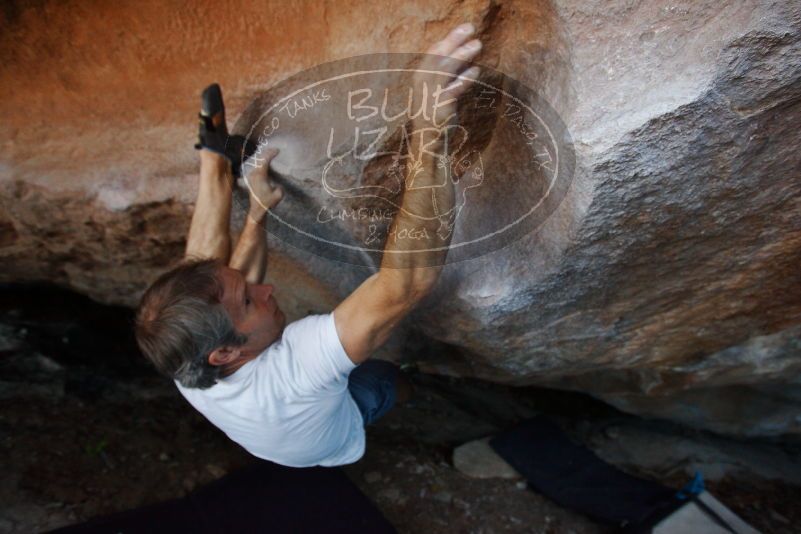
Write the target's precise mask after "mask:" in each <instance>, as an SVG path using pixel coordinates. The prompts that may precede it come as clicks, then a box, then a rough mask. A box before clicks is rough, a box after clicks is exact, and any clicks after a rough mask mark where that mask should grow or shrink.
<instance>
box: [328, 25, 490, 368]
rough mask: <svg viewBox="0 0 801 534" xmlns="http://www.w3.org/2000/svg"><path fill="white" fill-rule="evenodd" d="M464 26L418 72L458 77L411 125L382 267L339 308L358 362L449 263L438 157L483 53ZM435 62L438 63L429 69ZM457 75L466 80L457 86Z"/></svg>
mask: <svg viewBox="0 0 801 534" xmlns="http://www.w3.org/2000/svg"><path fill="white" fill-rule="evenodd" d="M462 28H464V26H461V27H459V28H457V29H456V30H454V31H452V32H451V33H450V34H449V35H448V36H447V37H446V38H445V39H444V40H442V41H440V42H438V43H437V44H435V45H434V46H433V47H431V48H430V49H429V50H428V52H427V56H426V58H425V61H424V64H423V65H421V68H420V69H419V70H420V71H421V72H423V71H425V70H437V71H440V72H441V71H443V70H444V71H447V72H449V73H451V74H452V75H453V76H452V79H451V80H449V82H450V83H446V86H445V87H444V88H443V87H440V90H441V92H440V93H439V104H440V105H439V106H438V107H437V108H435V109H434V110H432V111H433V113H432V114H431V115H430V117H429V118H430V121H428V122H423V121H420V120H418V121H416V122H414V123H413V128H412V129H413V130H414V131H415V132H417V133H415V134H413V137H412V144H411V146H410V151H409V153H410V155H412V156H413V158H412V161H413V164H412V165H411V166H410V171H409V172H410V173H413V174H410V175H409V176H408V177H407V180H406V185H407V187H406V190H405V191H404V194H403V200H402V203H401V208H400V210H399V212H398V214H397V215H396V217H395V219H394V220H393V222H392V227H391V231H390V234H389V237H388V239H387V242H386V245H385V249H384V256H383V258H382V262H381V267H380V269H379V271H378V272H377V273H376V274H374V275H372V276H371V277H370V278H368V279H367V280H365V282H364V283H362V285H361V286H359V287H358V288H357V289H356V291H354V292H353V293H352V294H351V295H350V296H349V297H348V298H347V299H345V300H344V301H343V302H342V303H341V304H340V305H339V306H338V307H337V308H336V309H335V310H334V322H335V324H336V327H337V333H338V334H339V338H340V341H341V342H342V345H343V347H344V348H345V352H347V354H348V356H349V357H350V358H351V360H352V361H353V362H354V363H356V364H359V363H361V362H363V361H364V360H366V359H367V358H368V357H369V356H370V354H372V352H373V351H374V350H375V349H376V348H378V347H379V346H381V345H382V344H383V343H384V342H386V340H387V338H389V335H390V334H391V332H392V330H393V329H394V328H395V327H396V326H397V324H398V323H399V322H400V321H401V320H402V319H403V318H404V317H405V316H406V315H407V314H408V313H409V312H410V311H411V310H412V309H413V308H414V307H415V306H416V305H417V304H418V303H419V302H420V300H422V299H423V298H424V297H425V296H426V295H427V294H428V293H429V292H430V291H431V289H432V288H433V286H434V283H435V282H436V280H437V278H438V277H439V274H440V271H441V270H442V265H443V264H444V262H445V257H446V255H447V249H448V246H449V245H450V240H451V237H452V233H453V232H452V224H453V222H454V221H453V219H452V217H451V214H452V211H453V208H454V198H455V194H454V188H453V182H452V181H451V179H450V176H448V175H447V172H448V171H447V169H446V166H445V165H440V164H439V157H440V156H448V155H449V153H448V149H449V147H448V145H447V137H446V136H447V135H449V134H450V133H452V132H451V128H449V127H448V126H453V125H454V124H455V121H454V118H455V114H456V100H457V99H458V97H459V96H460V95H461V94H463V93H464V91H465V90H467V88H469V86H470V84H471V83H470V80H471V79H475V78H476V77H477V75H478V69H477V68H475V67H474V68H471V69H467V70H464V67H466V62H468V61H470V60H471V59H473V58H474V57H475V56H476V55H477V54H478V52H479V51H480V50H481V44H480V42H479V41H477V40H473V41H471V42H468V43H465V41H467V40H468V38H469V37H470V35H471V34H472V31H473V29H472V26H471V27H469V29H467V31H460V29H462ZM438 56H441V57H438ZM432 61H433V62H435V63H434V64H427V63H426V62H428V63H431V62H432ZM460 74H461V75H462V76H465V77H467V78H468V79H467V80H457V79H456V77H457V76H458V75H460ZM432 82H433V78H432V77H430V76H427V75H425V74H423V75H421V77H420V78H418V79H417V80H416V81H415V86H416V87H415V90H416V91H417V90H419V89H421V87H422V86H423V85H425V84H428V87H427V90H428V91H429V94H430V92H431V91H432V90H435V88H436V85H435V84H433V83H432ZM438 128H439V129H440V130H439V131H438ZM415 159H416V163H414V160H415ZM403 229H406V230H407V231H408V230H411V229H414V230H415V232H416V233H418V234H421V233H422V234H423V235H426V236H428V237H429V239H428V240H426V241H425V245H423V247H422V248H421V246H420V243H419V242H418V241H417V240H411V239H405V240H404V239H400V238H399V237H400V235H401V232H400V231H401V230H403Z"/></svg>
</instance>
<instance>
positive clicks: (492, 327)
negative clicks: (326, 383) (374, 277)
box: [0, 0, 801, 435]
mask: <svg viewBox="0 0 801 534" xmlns="http://www.w3.org/2000/svg"><path fill="white" fill-rule="evenodd" d="M201 4H202V3H201ZM378 4H379V5H380V6H384V7H383V8H381V9H385V12H386V13H390V12H392V13H394V12H395V11H394V9H391V8H389V7H388V6H389V3H387V4H386V5H384V3H383V2H379V3H378ZM315 5H316V4H315V3H313V2H309V4H308V6H306V8H305V10H304V11H302V13H303V17H289V18H286V17H285V15H286V14H285V13H283V12H282V11H281V10H280V9H279V8H278V7H272V8H269V9H267V10H266V11H265V12H264V13H259V14H254V15H253V17H254V18H253V20H252V21H251V20H250V19H248V21H247V22H248V23H252V24H264V25H267V24H274V23H275V20H285V21H286V28H285V30H286V33H287V35H290V36H291V40H292V43H303V45H302V46H301V45H300V44H297V46H296V45H292V46H289V44H288V43H286V42H283V43H282V42H278V41H276V42H272V41H270V42H267V41H263V42H262V41H258V42H255V41H253V39H256V40H258V39H260V38H259V37H257V36H255V34H254V33H252V32H243V31H242V24H244V23H245V22H243V20H240V19H237V18H236V16H233V15H230V16H228V15H226V17H227V18H225V19H224V22H226V23H225V24H223V26H224V28H223V29H222V30H221V32H223V33H221V35H220V39H221V41H220V42H223V41H222V40H225V41H226V42H228V43H229V44H230V46H227V47H226V48H225V50H223V49H222V48H220V49H219V50H216V49H215V50H216V51H215V50H208V49H207V48H204V47H207V46H208V43H207V41H206V40H205V38H204V34H203V32H202V30H201V29H200V28H199V27H198V28H195V27H194V26H192V25H188V26H186V27H182V30H181V32H178V33H177V34H176V33H175V32H171V31H167V30H164V31H163V32H162V31H161V30H159V28H161V27H160V26H159V25H158V24H156V23H155V22H157V21H158V20H173V19H174V15H175V14H173V13H170V12H169V9H170V8H168V7H166V6H165V7H162V8H158V9H154V10H153V12H152V13H150V12H149V13H134V14H132V13H127V12H126V13H127V14H126V13H123V15H125V17H123V16H121V17H119V18H108V17H106V18H103V17H99V18H96V17H88V15H86V14H83V15H81V14H74V13H69V12H68V10H67V9H66V8H60V7H53V10H51V11H52V12H50V11H49V12H48V13H49V15H48V16H49V17H54V18H53V19H52V20H51V19H48V20H43V19H42V17H38V16H37V12H36V11H35V9H38V8H31V10H24V9H22V8H20V9H19V10H16V11H18V13H17V14H16V15H14V17H12V19H13V20H12V19H9V24H10V27H11V29H12V30H11V31H9V32H7V36H5V37H3V39H5V40H6V41H4V47H5V49H6V50H8V61H6V62H5V63H4V65H3V66H2V67H0V69H1V70H0V79H2V80H3V81H4V83H3V84H0V85H2V86H3V87H4V89H2V91H0V96H2V98H0V102H2V103H0V107H2V109H0V111H2V112H3V116H4V117H7V118H8V125H9V126H8V128H6V129H4V131H2V132H0V146H2V147H3V148H2V152H1V153H0V187H1V188H2V191H3V195H2V197H0V205H2V211H1V212H0V262H1V263H2V267H3V268H2V271H1V274H0V278H1V279H2V280H6V281H8V280H50V281H54V282H57V283H60V284H63V285H68V286H71V287H74V288H76V289H78V290H80V291H82V292H85V293H87V294H89V295H91V296H92V297H93V298H96V299H98V300H102V301H106V302H115V303H126V304H129V305H133V304H135V302H136V300H137V298H138V296H139V294H140V293H141V291H142V290H143V289H144V287H145V286H146V284H147V282H148V281H149V280H151V279H152V278H153V277H154V276H155V275H156V274H158V273H159V272H160V271H162V270H164V269H166V268H168V267H169V266H170V265H172V264H174V263H175V262H176V261H178V259H179V256H180V253H181V250H182V247H183V241H182V239H183V237H182V236H183V235H185V231H186V228H187V225H188V220H189V215H190V212H191V202H192V198H193V197H194V192H195V189H194V188H195V187H196V185H195V181H194V178H193V175H194V174H195V173H196V172H197V171H196V162H195V161H194V160H193V158H192V156H193V155H192V154H191V150H189V149H188V148H186V147H188V146H190V144H191V142H192V135H193V128H194V124H193V120H192V117H193V116H194V114H195V107H196V94H197V92H198V91H199V89H200V88H201V87H202V85H203V84H204V83H206V82H208V81H210V80H207V79H206V78H205V74H202V75H201V74H198V73H199V72H200V67H198V66H195V67H193V68H194V69H195V70H194V71H193V70H192V68H189V67H187V65H195V63H194V61H192V58H196V57H200V56H203V57H207V58H208V60H207V64H206V65H204V66H203V73H207V72H210V69H211V71H214V72H219V78H218V80H219V81H220V82H221V83H222V85H223V88H224V90H226V99H227V104H228V109H229V121H231V120H232V119H235V118H237V117H238V116H239V124H240V125H242V124H247V122H248V120H249V119H248V114H247V113H243V111H244V110H246V109H247V108H248V106H251V110H252V109H253V107H252V105H253V103H254V102H258V98H260V97H261V95H263V94H264V93H265V90H266V89H267V88H269V87H270V86H273V85H274V84H275V83H277V82H279V81H280V80H282V79H285V78H287V77H288V76H289V75H291V74H292V73H295V72H298V71H301V70H303V69H305V68H307V67H311V66H313V65H317V64H320V63H324V62H327V61H331V60H332V59H336V58H341V57H349V56H353V55H357V54H364V53H368V52H398V51H417V50H419V49H420V48H421V43H425V42H431V41H432V40H433V39H435V38H438V37H440V36H441V35H442V34H443V33H444V31H446V30H447V28H449V27H450V26H452V25H453V24H454V23H455V22H457V21H462V20H465V19H467V20H471V21H473V22H474V23H475V24H476V26H477V28H478V30H479V32H480V35H481V37H482V40H483V41H484V43H485V49H484V52H483V55H482V57H481V59H480V62H482V63H485V64H486V65H488V66H490V67H492V68H494V69H496V70H497V71H500V72H502V73H504V74H506V75H508V76H510V77H512V78H514V79H516V80H518V81H519V82H521V83H522V84H524V85H525V86H527V87H529V88H531V89H532V90H534V91H536V93H538V94H540V95H542V96H543V97H544V98H545V99H546V100H547V101H548V102H550V104H551V106H552V107H553V108H554V109H555V110H556V112H558V113H559V115H560V116H561V119H562V120H563V122H564V124H565V125H566V126H567V130H568V131H569V134H570V137H571V138H572V143H573V149H574V151H575V155H576V161H575V172H574V174H573V176H572V181H571V182H570V189H569V190H568V191H567V192H566V194H565V196H564V198H563V199H562V201H561V203H560V204H559V206H558V208H557V209H556V210H555V211H554V212H553V213H552V214H551V215H550V217H549V218H548V219H547V220H546V221H545V222H544V224H542V225H541V226H539V227H538V228H537V229H536V230H535V231H532V232H530V233H528V234H526V235H525V236H523V237H522V238H520V239H518V240H516V241H514V242H511V243H508V244H506V246H505V247H503V248H501V249H499V250H494V251H493V252H492V253H491V254H488V255H485V256H481V257H478V258H473V259H469V260H466V261H461V262H458V263H451V264H448V265H447V266H446V267H445V271H444V274H443V277H442V279H441V282H440V284H439V286H438V287H437V289H436V291H435V293H434V294H433V295H431V297H430V298H429V299H427V301H426V302H425V303H424V304H423V305H422V306H421V308H420V309H419V310H418V311H417V312H416V313H415V314H414V315H413V316H412V317H410V319H409V320H408V321H407V322H406V324H405V325H404V326H403V328H402V329H401V330H400V331H399V333H398V335H397V336H396V338H395V339H393V341H392V342H391V343H390V344H388V346H387V347H386V349H385V351H384V352H383V355H384V356H386V357H393V358H411V359H418V360H421V361H420V362H419V363H420V365H421V366H422V367H423V368H424V369H426V370H432V371H435V372H439V373H449V374H455V375H462V376H477V377H481V378H486V379H489V380H494V381H500V382H507V383H516V384H540V385H545V386H551V387H558V388H567V389H574V390H580V391H586V392H588V393H590V394H592V395H595V396H597V397H599V398H602V399H604V400H606V401H608V402H610V403H612V404H614V405H616V406H618V407H620V408H621V409H624V410H626V411H630V412H633V413H639V414H643V415H648V416H656V417H665V418H669V419H673V420H678V421H682V422H685V423H688V424H691V425H694V426H699V427H703V428H708V429H711V430H716V431H719V432H725V433H731V434H739V435H780V434H799V433H801V420H799V416H798V414H799V413H800V410H799V408H801V385H800V384H799V381H800V378H799V377H801V342H799V340H800V339H801V267H800V266H801V261H800V260H801V179H799V178H800V176H799V175H800V174H801V172H799V171H801V151H799V150H798V146H799V144H801V143H799V141H801V133H799V128H798V125H799V124H801V3H799V2H798V1H791V2H770V1H761V2H759V1H746V2H736V3H731V4H727V5H720V3H718V2H711V1H705V0H696V1H692V2H686V3H682V4H679V5H672V6H663V5H660V4H659V3H642V4H632V3H629V2H623V1H616V2H611V3H609V2H600V1H599V2H578V1H572V0H555V1H554V2H553V3H547V2H544V1H535V2H517V1H514V2H505V3H503V4H496V3H493V2H489V1H481V0H475V1H470V2H466V3H458V4H457V3H455V2H452V1H450V0H442V1H438V2H434V3H431V5H429V6H427V7H425V8H423V7H420V8H419V9H417V10H413V12H412V11H410V12H408V13H406V15H404V18H402V20H395V19H394V18H393V19H391V20H390V19H388V20H387V21H386V25H385V26H386V28H387V30H388V31H383V30H382V31H380V32H378V33H376V32H372V33H371V32H367V33H366V34H365V35H364V36H363V37H360V38H359V39H355V38H354V33H353V28H354V27H356V26H358V25H359V24H364V25H365V27H368V26H369V27H373V26H374V25H375V24H374V23H375V21H376V20H380V18H381V17H382V16H386V15H385V14H384V13H380V12H376V11H371V10H372V9H378V8H373V7H370V8H368V6H367V4H366V3H359V2H353V3H352V5H351V6H350V7H351V9H343V8H342V6H339V9H337V10H325V9H323V10H320V9H317V8H316V7H315ZM370 5H371V6H372V5H373V4H370ZM380 6H379V8H380ZM116 9H117V10H119V11H125V9H127V8H123V7H119V8H116ZM198 9H200V10H201V11H202V10H203V9H209V10H211V9H212V7H211V4H209V6H206V7H203V6H201V7H199V8H198ZM12 11H14V10H12ZM240 11H241V10H240ZM56 15H58V16H56ZM4 16H10V15H4ZM79 16H82V17H84V19H81V20H82V27H87V28H89V29H91V28H94V29H95V30H96V31H95V32H94V33H93V34H92V35H95V36H96V38H97V39H103V42H104V43H106V44H107V43H109V42H112V43H113V42H117V41H115V39H117V40H119V39H123V40H124V39H127V38H126V37H125V36H124V35H123V34H122V33H118V32H116V30H115V29H114V26H115V23H114V22H110V21H114V20H120V21H123V20H142V21H144V22H143V23H142V24H141V27H139V26H137V28H138V30H137V31H138V32H139V34H141V35H148V32H153V35H152V37H153V39H154V41H157V40H158V39H161V38H164V39H166V40H168V41H169V42H170V43H172V44H173V45H174V46H165V47H162V48H160V49H159V51H157V52H156V51H154V50H151V49H149V48H146V43H147V42H148V39H139V40H133V41H131V40H127V41H125V42H124V43H122V42H121V46H120V49H125V50H132V51H133V52H134V53H133V55H131V56H130V57H129V56H125V57H124V58H120V59H114V58H109V57H107V56H106V55H105V54H106V51H107V50H110V49H111V48H113V47H111V48H110V47H108V46H102V47H100V46H90V45H91V43H88V44H87V42H86V39H88V37H86V36H84V37H80V36H79V37H74V36H73V34H72V32H71V31H69V28H70V27H71V26H70V25H69V24H67V23H66V22H62V23H61V24H62V26H60V25H59V23H58V21H70V20H72V21H73V22H74V21H75V19H74V17H79ZM71 17H72V18H71ZM126 17H127V18H126ZM150 17H153V19H152V22H154V23H153V24H146V23H145V22H147V21H148V20H151V19H150ZM301 18H302V19H303V25H299V23H297V21H296V19H297V20H300V19H301ZM120 25H122V22H120ZM126 27H130V25H128V26H126ZM254 27H255V26H254ZM382 27H383V26H382ZM162 30H163V28H162ZM399 30H402V31H399ZM87 31H88V30H87ZM23 37H24V38H23ZM356 42H358V43H359V44H358V47H356V45H355V44H354V43H356ZM123 45H124V46H123ZM257 45H258V46H257ZM218 48H219V47H218ZM231 49H235V50H241V51H243V53H242V54H240V56H241V57H240V56H235V57H232V56H231V55H230V54H229V53H228V51H229V50H231ZM53 50H61V52H59V54H60V55H58V58H57V59H56V58H55V56H53V57H50V56H48V54H50V55H52V53H53V52H52V51H53ZM40 52H41V53H40ZM31 54H33V55H36V54H38V55H39V56H41V57H42V58H43V60H42V61H40V62H38V63H37V64H35V65H34V64H33V63H32V62H30V61H28V60H26V58H28V57H29V56H31ZM115 58H116V56H115ZM48 61H49V63H48ZM47 64H49V65H50V67H52V68H43V65H47ZM256 64H265V65H266V64H269V65H272V66H273V68H272V71H271V72H268V73H266V74H264V75H258V76H257V75H256V74H253V65H256ZM165 65H167V66H169V65H172V66H173V67H174V68H165ZM179 67H180V68H179ZM215 68H216V69H217V70H214V69H215ZM265 70H269V69H265ZM193 73H194V74H193ZM101 74H102V76H101ZM114 80H116V81H114ZM254 80H258V81H255V82H254ZM12 81H13V84H12ZM117 82H119V83H117ZM115 84H116V85H115ZM12 85H13V87H14V89H15V90H14V91H11V90H10V89H8V88H11V87H12ZM229 88H230V90H229ZM123 89H124V90H123ZM76 95H83V96H82V97H80V98H79V97H78V96H76ZM87 95H89V96H87ZM92 95H95V96H92ZM96 95H104V96H103V98H100V97H99V96H96ZM47 102H55V103H56V105H55V106H54V105H53V104H52V103H51V104H47ZM143 102H144V103H145V104H143ZM120 113H122V114H124V115H125V120H121V119H120V118H119V115H120ZM86 117H90V118H91V119H92V120H90V121H83V119H85V118H86ZM79 118H80V119H81V120H78V119H79ZM481 124H483V123H479V124H477V126H481ZM485 126H486V128H485V131H486V132H487V133H486V136H487V137H486V138H484V139H482V142H481V143H479V144H478V146H480V147H482V151H483V152H482V157H484V156H486V157H484V161H485V162H486V163H487V168H488V169H491V170H492V172H490V173H487V174H486V175H485V184H484V185H485V186H492V187H495V188H496V189H498V190H502V188H503V187H504V184H509V183H518V182H519V181H521V180H524V179H526V178H529V177H530V175H529V174H528V173H527V172H528V171H523V170H521V169H522V166H521V165H520V164H519V163H518V162H519V161H520V160H521V158H522V157H523V153H522V148H520V147H518V146H512V145H509V143H508V140H507V139H505V138H504V137H503V136H502V134H501V132H502V129H501V128H499V127H498V126H497V124H494V125H491V124H486V125H485ZM154 140H160V141H159V142H158V143H157V142H155V141H154ZM159 143H161V144H159ZM42 147H44V148H46V150H43V149H42ZM285 174H286V175H287V176H290V177H291V175H292V173H291V172H290V171H289V170H288V169H287V170H286V171H285ZM493 198H494V197H492V196H491V195H490V196H489V198H487V199H484V200H485V201H486V204H484V205H481V204H479V206H480V207H482V209H483V211H479V212H478V213H482V214H487V213H489V214H492V210H493V209H494V210H495V212H497V213H501V212H502V211H503V210H504V209H506V208H507V205H506V204H503V203H501V204H498V203H497V200H493ZM241 200H242V199H241V197H240V201H241ZM304 202H307V203H308V206H307V207H310V208H312V209H319V207H320V198H319V197H315V196H313V195H312V196H311V197H309V198H307V199H306V200H305V201H304ZM288 205H289V204H288ZM242 215H243V214H242V212H241V209H240V210H239V211H238V212H237V213H236V214H235V221H234V222H235V223H236V224H241V218H242ZM459 224H461V225H462V226H461V229H462V230H465V225H469V224H470V218H469V217H466V218H464V219H463V220H462V222H460V223H459ZM351 230H352V229H351ZM457 231H458V229H457ZM336 232H339V235H341V236H342V237H343V239H355V238H358V237H362V236H359V235H351V234H349V233H348V232H349V229H348V228H347V226H346V225H342V226H340V227H338V228H337V229H336ZM270 245H271V246H272V247H273V250H274V253H273V260H272V261H273V262H274V263H273V267H272V269H273V274H272V277H273V280H274V281H275V282H276V283H277V285H278V286H279V288H280V290H279V291H278V298H279V300H281V301H282V305H283V306H282V307H284V308H285V309H287V311H288V315H289V316H290V319H292V318H297V317H300V316H303V315H305V314H306V313H309V312H318V311H324V310H327V309H331V307H332V306H334V305H335V304H336V303H337V302H338V301H339V300H341V299H342V298H344V297H345V296H346V295H347V294H348V293H349V292H350V291H352V290H353V289H354V288H355V287H357V285H358V284H359V283H360V282H361V280H363V279H364V278H366V277H367V276H368V275H369V274H370V272H371V269H370V268H369V267H368V268H365V267H355V266H353V265H348V264H344V263H337V262H332V261H330V260H328V259H325V258H323V257H320V256H315V255H313V254H310V253H308V252H306V251H304V250H301V249H297V248H295V247H293V246H292V244H291V243H286V242H282V241H280V240H278V239H273V238H272V237H271V238H270ZM368 264H369V263H368Z"/></svg>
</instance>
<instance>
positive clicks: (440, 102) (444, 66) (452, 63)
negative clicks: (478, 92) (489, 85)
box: [412, 24, 481, 128]
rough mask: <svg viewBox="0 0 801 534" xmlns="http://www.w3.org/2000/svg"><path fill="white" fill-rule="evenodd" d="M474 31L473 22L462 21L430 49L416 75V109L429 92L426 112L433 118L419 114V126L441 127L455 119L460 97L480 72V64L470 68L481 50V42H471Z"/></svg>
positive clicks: (413, 78)
mask: <svg viewBox="0 0 801 534" xmlns="http://www.w3.org/2000/svg"><path fill="white" fill-rule="evenodd" d="M474 32H475V28H474V27H473V25H472V24H462V25H460V26H458V27H456V28H455V29H454V30H452V31H451V32H450V33H449V34H448V35H447V37H445V38H444V39H443V40H441V41H438V42H437V43H434V44H433V45H432V46H431V47H430V48H429V49H428V50H427V51H426V53H425V56H424V57H423V60H422V61H421V62H420V65H418V66H417V70H416V72H415V74H414V76H413V77H412V86H413V89H414V95H415V96H414V102H415V104H416V105H415V107H413V108H412V109H414V110H418V109H420V106H421V105H422V99H423V95H426V98H427V104H428V106H427V109H426V110H425V111H426V115H428V117H429V118H430V120H429V121H426V120H424V119H423V118H422V117H418V118H417V119H415V126H416V128H425V127H436V128H441V127H443V126H445V125H446V124H452V123H453V122H454V119H455V115H456V102H457V100H458V99H459V97H460V96H461V95H462V94H464V92H465V91H467V89H469V88H470V86H471V85H472V84H473V81H474V80H475V79H476V78H477V77H478V74H479V68H478V67H470V68H467V66H468V63H469V62H470V61H471V60H473V58H475V57H476V56H477V55H478V53H479V52H481V41H479V40H478V39H473V40H470V41H468V39H470V37H471V36H472V35H473V33H474ZM466 41H467V42H466ZM425 71H431V72H425ZM459 76H461V77H462V78H461V79H460V78H459ZM437 95H438V96H437Z"/></svg>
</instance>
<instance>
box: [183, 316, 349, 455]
mask: <svg viewBox="0 0 801 534" xmlns="http://www.w3.org/2000/svg"><path fill="white" fill-rule="evenodd" d="M355 367H356V366H355V365H354V364H353V362H352V361H351V360H350V358H349V357H348V355H347V353H345V349H344V348H342V343H341V342H340V340H339V335H338V334H337V331H336V327H335V326H334V314H333V313H329V314H327V315H311V316H309V317H306V318H304V319H301V320H299V321H295V322H294V323H290V324H289V325H287V326H286V328H285V329H284V333H283V335H282V336H281V339H279V340H278V341H276V342H275V343H273V344H272V345H270V346H269V347H267V349H266V350H265V351H264V352H262V353H261V354H260V355H259V356H258V357H257V358H255V359H253V360H251V361H249V362H247V363H246V364H245V365H243V366H242V367H240V368H239V369H237V370H236V372H234V373H233V374H231V375H229V376H227V377H225V378H222V379H219V380H218V381H217V383H216V384H215V385H213V386H212V387H210V388H208V389H198V388H185V387H183V386H181V385H180V384H178V382H177V381H176V385H177V386H178V390H179V391H180V392H181V393H182V394H183V396H184V397H185V398H186V400H188V401H189V403H190V404H191V405H192V406H194V407H195V408H196V409H197V410H198V411H199V412H200V413H202V414H203V415H204V416H206V418H207V419H208V420H209V421H211V422H212V423H213V424H214V425H215V426H217V427H218V428H220V429H221V430H222V431H223V432H225V433H226V435H227V436H228V437H229V438H231V439H232V440H233V441H235V442H237V443H239V444H240V445H241V446H242V447H244V448H245V449H246V450H247V451H248V452H250V453H251V454H253V455H254V456H258V457H259V458H264V459H265V460H270V461H273V462H276V463H279V464H282V465H287V466H290V467H309V466H314V465H323V466H334V465H343V464H349V463H353V462H355V461H356V460H358V459H359V458H361V457H362V455H363V454H364V442H365V438H364V424H363V421H362V416H361V413H360V412H359V408H358V407H357V406H356V402H355V401H354V400H353V397H351V395H350V393H349V392H348V375H349V374H350V372H351V371H352V370H353V369H354V368H355Z"/></svg>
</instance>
